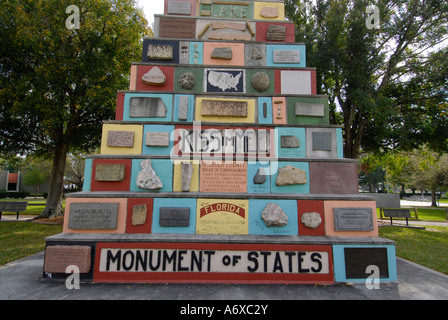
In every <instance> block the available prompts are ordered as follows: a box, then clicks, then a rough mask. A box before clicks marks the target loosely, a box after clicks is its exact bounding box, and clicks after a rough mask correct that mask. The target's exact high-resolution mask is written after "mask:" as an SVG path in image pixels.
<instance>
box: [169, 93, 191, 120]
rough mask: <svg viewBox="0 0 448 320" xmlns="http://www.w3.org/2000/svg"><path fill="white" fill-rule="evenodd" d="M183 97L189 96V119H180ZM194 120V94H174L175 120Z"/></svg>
mask: <svg viewBox="0 0 448 320" xmlns="http://www.w3.org/2000/svg"><path fill="white" fill-rule="evenodd" d="M181 97H187V101H188V111H187V120H180V119H179V103H180V102H179V101H180V99H181ZM193 120H194V96H193V95H179V94H176V95H175V96H174V112H173V121H175V122H177V121H179V122H182V121H185V122H193Z"/></svg>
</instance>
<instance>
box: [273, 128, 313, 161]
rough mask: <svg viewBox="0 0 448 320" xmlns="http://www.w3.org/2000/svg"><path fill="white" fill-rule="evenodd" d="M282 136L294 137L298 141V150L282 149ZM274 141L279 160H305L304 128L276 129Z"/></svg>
mask: <svg viewBox="0 0 448 320" xmlns="http://www.w3.org/2000/svg"><path fill="white" fill-rule="evenodd" d="M282 136H294V137H296V138H297V139H299V142H300V146H299V147H298V148H282V144H281V140H282ZM276 141H277V150H278V157H279V158H306V130H305V128H276Z"/></svg>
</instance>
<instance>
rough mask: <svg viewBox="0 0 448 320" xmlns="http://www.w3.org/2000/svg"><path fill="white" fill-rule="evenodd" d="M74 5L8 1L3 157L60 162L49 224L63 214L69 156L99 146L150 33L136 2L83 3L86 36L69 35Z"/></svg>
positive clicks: (0, 70)
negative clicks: (106, 122)
mask: <svg viewBox="0 0 448 320" xmlns="http://www.w3.org/2000/svg"><path fill="white" fill-rule="evenodd" d="M72 4H73V1H69V0H34V1H31V0H3V1H1V2H0V74H1V80H0V81H1V85H0V88H1V89H0V115H1V116H0V138H1V140H0V150H1V152H2V154H16V153H19V154H30V153H35V154H37V155H38V156H46V157H48V158H51V159H52V160H53V165H52V174H51V181H50V190H49V194H48V199H47V205H46V208H45V210H44V212H43V213H42V214H41V217H50V216H51V217H52V216H57V215H61V214H62V195H63V192H62V191H63V178H64V172H65V164H66V157H67V153H68V152H69V151H73V152H74V151H84V152H91V151H92V150H93V149H94V148H95V147H96V146H98V145H99V142H100V138H101V125H102V121H103V120H105V119H111V118H113V116H114V110H115V104H116V91H117V90H119V89H125V88H126V87H127V85H128V75H129V71H130V65H131V62H132V61H136V60H138V59H139V57H141V53H140V47H141V38H142V36H143V35H144V34H145V32H147V30H148V29H147V27H146V25H147V21H146V20H145V19H144V17H143V13H142V10H141V9H138V8H136V1H135V0H85V1H82V2H81V3H79V29H76V28H74V29H71V28H67V26H66V20H69V21H68V22H69V23H68V27H70V26H71V25H70V22H73V21H74V22H76V20H77V19H76V18H77V16H76V15H75V16H73V15H72V16H73V21H70V20H71V19H72V18H71V17H72V16H71V15H69V14H67V13H66V9H67V8H68V7H69V6H70V5H72ZM71 8H73V6H72V7H71ZM69 12H72V13H74V12H76V11H69ZM75 27H76V24H75Z"/></svg>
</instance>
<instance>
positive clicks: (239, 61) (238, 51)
mask: <svg viewBox="0 0 448 320" xmlns="http://www.w3.org/2000/svg"><path fill="white" fill-rule="evenodd" d="M217 48H229V49H230V50H231V52H232V59H219V58H213V57H212V53H213V51H214V50H215V49H217ZM203 63H204V64H205V65H213V66H244V43H231V42H228V43H226V42H224V43H223V42H205V43H204V60H203Z"/></svg>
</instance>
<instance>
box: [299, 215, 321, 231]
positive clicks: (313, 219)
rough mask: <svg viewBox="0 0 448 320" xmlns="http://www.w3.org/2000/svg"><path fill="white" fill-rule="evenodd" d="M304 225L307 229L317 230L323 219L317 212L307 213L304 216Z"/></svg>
mask: <svg viewBox="0 0 448 320" xmlns="http://www.w3.org/2000/svg"><path fill="white" fill-rule="evenodd" d="M301 220H302V223H303V224H304V225H305V227H307V228H311V229H316V228H317V227H319V226H320V225H321V223H322V218H321V216H320V214H319V213H317V212H306V213H304V214H303V215H302V219H301Z"/></svg>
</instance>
